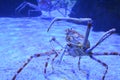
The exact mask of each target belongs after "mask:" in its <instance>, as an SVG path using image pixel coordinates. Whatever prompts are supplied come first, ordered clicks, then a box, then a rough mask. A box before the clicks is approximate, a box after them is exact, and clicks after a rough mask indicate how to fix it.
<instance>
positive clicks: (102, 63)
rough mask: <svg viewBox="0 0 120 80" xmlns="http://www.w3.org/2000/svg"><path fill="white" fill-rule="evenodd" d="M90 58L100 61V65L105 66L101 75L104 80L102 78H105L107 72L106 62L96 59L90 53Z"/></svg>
mask: <svg viewBox="0 0 120 80" xmlns="http://www.w3.org/2000/svg"><path fill="white" fill-rule="evenodd" d="M90 58H92V59H93V60H95V61H97V62H98V63H100V64H101V65H103V66H104V67H105V68H106V70H105V72H104V75H103V77H102V80H104V79H105V76H106V74H107V72H108V65H107V64H106V63H104V62H102V61H100V60H98V59H96V58H95V57H93V56H92V55H90Z"/></svg>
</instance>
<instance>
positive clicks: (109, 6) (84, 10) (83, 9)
mask: <svg viewBox="0 0 120 80" xmlns="http://www.w3.org/2000/svg"><path fill="white" fill-rule="evenodd" d="M119 4H120V0H77V2H76V3H75V5H74V6H73V8H72V11H71V13H70V14H69V16H70V17H76V18H80V17H90V18H92V19H93V26H94V28H93V30H94V31H107V30H109V29H111V28H113V27H114V28H116V29H117V33H119V34H120V29H119V28H120V5H119Z"/></svg>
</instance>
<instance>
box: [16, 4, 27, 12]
mask: <svg viewBox="0 0 120 80" xmlns="http://www.w3.org/2000/svg"><path fill="white" fill-rule="evenodd" d="M25 4H26V2H23V3H21V4H20V5H19V6H18V7H17V8H16V9H15V11H17V10H19V9H21V7H22V6H24V5H25Z"/></svg>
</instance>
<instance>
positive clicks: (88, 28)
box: [83, 22, 92, 51]
mask: <svg viewBox="0 0 120 80" xmlns="http://www.w3.org/2000/svg"><path fill="white" fill-rule="evenodd" d="M91 26H92V24H91V22H88V27H87V31H86V35H85V39H84V42H83V51H85V50H86V46H87V42H88V37H89V33H90V29H91Z"/></svg>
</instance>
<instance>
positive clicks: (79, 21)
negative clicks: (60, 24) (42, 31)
mask: <svg viewBox="0 0 120 80" xmlns="http://www.w3.org/2000/svg"><path fill="white" fill-rule="evenodd" d="M61 20H64V21H69V22H74V23H81V22H89V21H90V22H92V19H91V18H79V19H78V18H66V17H58V18H54V19H53V20H52V21H51V23H50V25H49V27H48V29H47V32H48V31H49V30H50V28H51V27H52V25H53V24H54V22H55V21H61Z"/></svg>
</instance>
